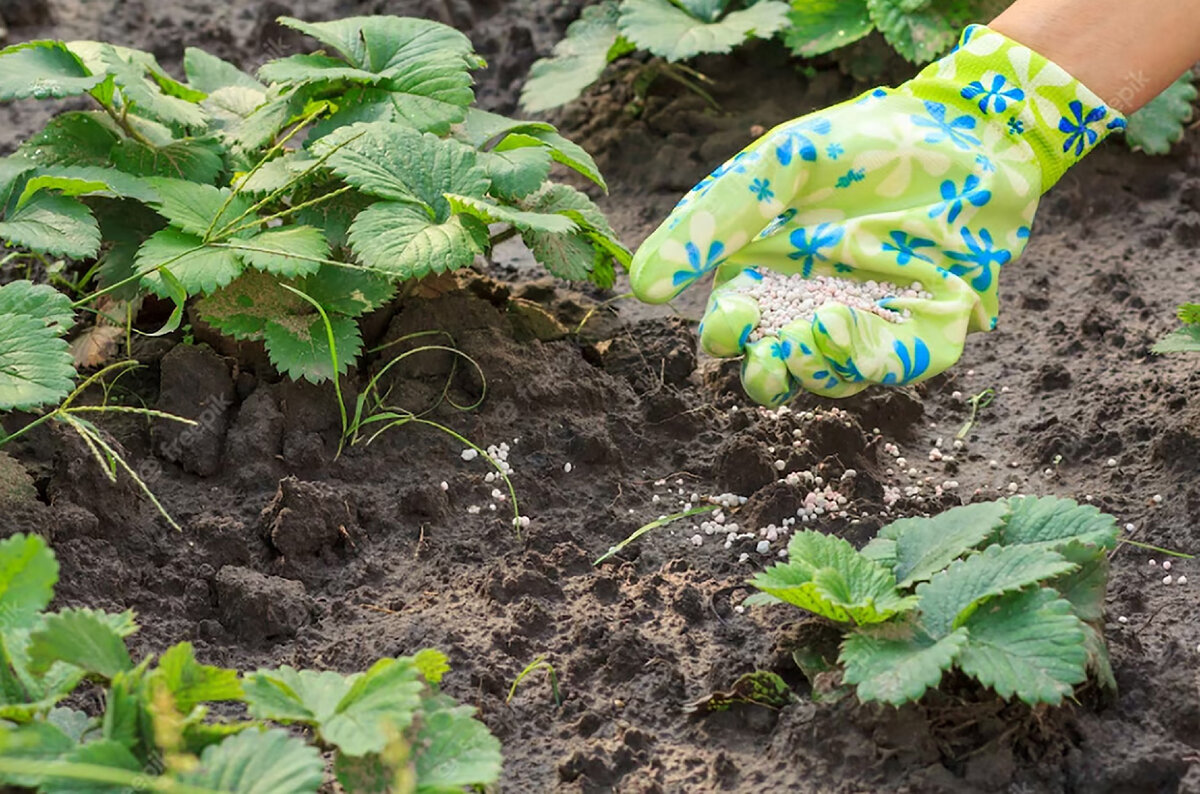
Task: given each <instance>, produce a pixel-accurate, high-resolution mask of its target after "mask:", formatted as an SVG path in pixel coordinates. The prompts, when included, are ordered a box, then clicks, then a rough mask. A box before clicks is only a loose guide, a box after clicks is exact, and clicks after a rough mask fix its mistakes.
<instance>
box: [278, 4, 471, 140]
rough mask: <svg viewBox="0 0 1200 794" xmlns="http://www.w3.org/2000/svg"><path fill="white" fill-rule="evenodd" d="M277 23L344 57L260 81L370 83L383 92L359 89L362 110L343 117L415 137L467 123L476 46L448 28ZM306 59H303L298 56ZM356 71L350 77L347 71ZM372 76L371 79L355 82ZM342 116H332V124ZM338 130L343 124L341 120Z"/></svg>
mask: <svg viewBox="0 0 1200 794" xmlns="http://www.w3.org/2000/svg"><path fill="white" fill-rule="evenodd" d="M279 22H280V24H283V25H286V26H287V27H291V28H294V29H296V30H298V31H300V32H301V33H305V34H307V35H309V36H312V37H313V38H315V39H317V40H318V41H320V42H321V43H322V44H324V45H326V46H327V47H329V48H330V49H332V50H334V51H336V52H337V53H338V54H339V55H341V57H342V59H343V61H344V62H342V61H338V59H334V58H323V59H321V60H313V59H312V57H313V56H308V58H309V59H308V60H301V61H297V60H296V58H295V57H293V58H291V59H284V61H286V62H287V64H286V66H284V65H283V64H281V63H280V62H279V61H272V62H270V63H268V64H266V65H265V66H264V67H263V68H262V70H260V74H262V75H263V76H264V78H265V79H273V78H271V77H270V75H272V74H273V73H275V72H277V78H278V79H280V80H281V81H285V82H287V83H289V84H293V85H303V84H307V83H313V82H327V81H329V80H336V79H345V78H346V77H351V79H372V80H373V81H374V82H376V83H377V84H378V85H379V87H378V88H367V89H359V93H358V102H357V103H356V104H357V105H358V107H356V108H354V109H352V110H350V111H349V112H348V114H347V115H346V116H345V117H344V118H352V119H354V120H356V121H364V120H368V116H365V115H362V114H364V113H367V114H369V119H370V120H373V121H398V122H403V123H405V124H408V125H410V126H412V127H414V128H415V129H417V130H421V131H426V130H428V131H430V132H436V133H438V134H445V133H447V132H449V130H450V125H451V124H454V123H456V122H460V121H462V120H463V117H464V115H465V112H466V111H465V108H466V107H467V106H468V105H470V104H471V103H472V102H473V101H474V99H475V95H474V92H473V91H472V90H471V75H470V69H471V68H472V67H474V66H477V65H480V62H479V61H478V60H476V59H475V57H474V54H473V49H472V47H471V42H470V40H469V39H467V37H466V36H464V35H463V34H462V33H459V32H458V31H456V30H454V29H453V28H450V27H448V26H446V25H442V24H439V23H437V22H433V21H431V20H426V19H414V18H409V17H392V16H378V17H348V18H346V19H339V20H335V21H333V22H316V23H309V22H302V21H300V20H298V19H293V18H291V17H280V18H279ZM299 57H300V58H304V57H305V56H299ZM347 64H348V65H349V66H350V67H351V68H352V69H353V71H352V72H347V71H346V65H347ZM362 74H365V75H367V78H361V77H356V75H362ZM336 116H337V114H335V117H336ZM336 123H344V122H343V121H338V122H336Z"/></svg>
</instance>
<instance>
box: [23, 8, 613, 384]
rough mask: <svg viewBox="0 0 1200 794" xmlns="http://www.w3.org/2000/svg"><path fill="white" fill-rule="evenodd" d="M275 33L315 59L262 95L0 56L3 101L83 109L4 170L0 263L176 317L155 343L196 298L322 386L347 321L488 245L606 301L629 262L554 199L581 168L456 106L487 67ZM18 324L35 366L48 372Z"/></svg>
mask: <svg viewBox="0 0 1200 794" xmlns="http://www.w3.org/2000/svg"><path fill="white" fill-rule="evenodd" d="M280 22H281V23H282V24H284V25H287V26H289V27H292V28H294V29H296V30H298V31H300V32H302V33H304V34H307V35H308V36H311V37H312V38H314V39H316V40H317V41H318V42H319V43H320V45H321V46H322V48H323V49H321V50H320V51H318V52H316V53H312V54H298V55H292V56H289V57H285V58H279V59H276V60H273V61H270V62H269V63H267V64H265V65H264V66H263V67H262V68H261V69H260V70H259V72H258V75H257V76H251V75H249V74H246V73H244V72H242V71H240V70H238V69H237V68H236V67H234V66H233V65H232V64H229V63H226V62H224V61H221V60H220V59H218V58H215V57H213V56H211V55H208V54H206V53H204V52H203V51H201V50H198V49H194V48H189V49H188V50H187V53H186V57H185V59H184V71H185V73H186V78H187V79H186V82H181V81H178V80H176V79H174V78H172V77H171V76H170V75H168V74H167V73H166V72H165V71H164V70H163V69H162V68H161V67H160V66H159V65H158V63H157V62H156V61H155V59H154V58H153V56H151V55H150V54H148V53H144V52H139V51H137V50H131V49H126V48H122V47H116V46H112V45H109V44H103V43H98V42H87V41H73V42H64V41H33V42H27V43H24V44H18V45H14V46H12V47H8V48H6V49H4V50H0V101H6V100H16V99H24V98H35V99H60V98H64V97H76V96H79V97H84V98H87V99H89V100H90V101H91V102H92V103H93V104H94V106H95V107H96V108H97V109H95V110H72V111H68V112H64V113H62V114H60V115H58V116H56V117H55V118H53V119H52V120H51V121H50V122H49V123H48V124H47V125H46V127H45V128H44V129H43V130H42V131H41V132H39V133H37V134H36V135H34V136H33V137H32V138H31V139H29V140H28V141H26V142H24V143H23V144H22V145H21V146H20V147H19V148H18V150H17V152H16V153H15V154H14V155H12V156H10V157H8V158H5V159H3V160H0V218H2V219H0V240H3V241H4V242H5V243H6V244H8V245H9V246H13V247H14V248H16V249H17V250H16V251H15V252H14V254H11V255H10V257H9V259H12V258H13V257H16V258H17V259H25V260H27V261H35V262H41V263H45V264H51V263H52V260H55V259H65V260H68V261H74V262H81V263H84V265H82V266H80V267H81V268H82V269H83V270H84V274H83V276H82V277H81V278H79V279H78V280H76V281H73V282H72V283H73V284H74V285H76V286H77V287H78V288H79V289H81V290H83V289H87V290H91V292H90V294H86V295H83V296H82V297H81V298H80V299H79V300H78V301H77V302H76V307H80V306H85V305H87V304H88V303H90V302H93V301H95V300H96V299H97V298H99V297H100V296H104V295H110V294H112V295H116V296H119V297H121V298H124V299H127V300H132V301H139V300H141V299H142V298H144V297H148V296H151V295H153V296H157V297H158V298H161V299H165V300H168V301H171V302H173V303H174V304H175V306H176V312H175V314H174V315H173V316H172V318H171V321H170V322H169V323H168V324H167V326H166V327H165V328H164V329H163V330H162V331H161V332H166V331H170V330H173V329H174V328H176V327H178V325H179V323H180V321H181V318H182V307H183V306H184V304H185V303H186V302H188V301H189V299H194V303H195V308H196V312H197V314H198V315H199V317H200V318H201V319H203V320H205V321H206V322H208V323H209V324H211V325H212V326H214V327H215V328H217V329H218V330H219V331H221V332H223V333H225V334H228V335H230V336H233V337H235V338H238V339H251V340H259V341H262V342H263V343H264V345H265V346H266V348H267V351H268V353H269V354H270V357H271V360H272V362H273V363H274V364H275V365H276V367H277V368H278V369H279V370H280V371H281V372H284V373H286V374H288V375H290V376H291V377H293V378H307V379H309V380H311V381H314V382H316V381H321V380H325V379H328V378H330V377H332V376H333V375H334V372H333V367H332V363H331V362H332V360H333V357H332V356H331V352H332V348H333V347H334V346H336V348H337V349H338V351H339V352H340V355H338V356H337V359H338V361H339V370H340V371H345V369H346V367H347V366H349V364H350V363H352V362H353V361H354V360H355V359H356V357H357V356H358V354H359V352H360V350H361V338H360V335H359V330H358V324H357V319H358V318H359V317H361V316H363V315H364V314H366V313H367V312H369V311H372V310H373V309H375V308H377V307H379V306H381V305H383V304H384V303H386V302H387V301H388V300H390V299H391V298H392V296H393V294H394V293H395V291H396V288H397V285H398V284H400V283H402V282H405V281H407V280H411V279H417V278H420V277H422V276H425V275H428V274H431V273H442V272H445V271H448V270H453V269H457V268H463V267H467V266H469V265H471V264H472V263H473V262H474V261H475V259H476V257H478V256H481V255H487V254H488V253H489V252H490V251H491V247H492V246H493V245H494V244H495V243H496V242H497V241H499V240H501V239H507V238H508V237H513V236H520V237H521V238H522V240H523V241H524V242H525V244H526V245H527V246H528V247H529V249H530V251H531V252H532V253H533V255H534V257H535V258H536V259H537V260H538V261H539V262H541V263H542V264H544V265H545V266H546V267H547V269H549V270H550V272H551V273H553V274H554V275H557V276H560V277H562V278H566V279H573V280H591V281H593V282H595V283H597V284H600V285H603V286H608V285H611V284H612V282H613V279H614V278H615V266H616V265H623V264H625V263H626V262H627V261H628V258H629V252H628V251H627V250H626V249H625V248H624V247H623V246H622V245H621V244H620V242H619V241H618V240H617V239H616V236H615V234H614V233H613V230H612V228H611V227H610V226H609V224H608V222H607V221H606V219H605V218H604V216H603V214H602V213H601V212H600V211H599V210H598V209H597V207H596V206H595V204H594V203H593V202H592V201H591V199H589V198H588V197H587V195H585V194H584V193H583V192H581V191H579V190H577V189H575V188H573V187H570V186H568V185H565V184H561V183H557V182H553V181H551V180H550V179H549V177H550V172H551V168H552V166H554V165H555V164H561V165H562V166H565V167H566V168H568V169H572V170H574V171H576V172H578V173H579V174H581V175H583V177H585V178H587V179H589V180H591V181H592V182H593V183H595V184H596V185H597V186H599V187H600V188H601V189H603V188H604V187H605V185H604V180H603V178H602V177H601V176H600V174H599V172H598V170H597V168H596V165H595V162H594V161H593V160H592V158H591V157H590V156H588V154H587V153H586V152H585V151H584V150H583V149H581V148H580V147H578V146H576V145H575V144H573V143H571V142H570V141H569V140H567V139H566V138H564V137H563V136H561V135H559V134H558V132H557V131H556V130H555V129H554V127H552V126H551V125H549V124H545V123H541V122H529V121H515V120H512V119H508V118H505V117H503V116H499V115H496V114H492V113H488V112H486V111H483V110H480V109H478V108H475V107H472V103H473V101H474V95H473V92H472V90H471V74H470V73H471V70H472V69H476V68H479V67H481V66H483V61H482V60H481V59H480V58H479V56H477V55H476V54H475V53H474V51H473V49H472V47H471V44H470V42H469V40H468V39H467V38H466V37H465V36H463V35H462V34H461V33H459V32H457V31H455V30H453V29H452V28H449V27H447V26H445V25H441V24H439V23H436V22H432V21H428V20H422V19H410V18H401V17H384V16H380V17H355V18H350V19H342V20H338V21H333V22H322V23H312V24H310V23H306V22H302V21H300V20H297V19H291V18H288V17H283V18H281V19H280ZM325 318H328V325H329V327H331V328H332V330H333V333H332V334H327V333H326V320H325ZM10 322H16V321H12V320H10ZM23 325H24V326H27V328H26V330H25V331H24V333H26V335H28V336H30V338H31V340H32V341H36V342H37V347H36V349H37V350H45V351H47V356H48V355H49V351H51V350H59V351H60V348H61V345H59V344H58V342H56V341H55V339H56V337H53V335H52V334H50V333H49V332H48V331H46V330H42V331H35V330H34V329H33V327H32V325H31V324H30V322H24V323H23ZM34 337H36V338H37V339H36V340H34V339H33V338H34ZM331 340H332V343H331ZM28 349H30V350H32V349H34V348H28ZM60 352H61V351H60ZM0 355H2V354H0ZM59 386H60V388H59V389H58V391H59V392H61V391H62V389H61V381H59Z"/></svg>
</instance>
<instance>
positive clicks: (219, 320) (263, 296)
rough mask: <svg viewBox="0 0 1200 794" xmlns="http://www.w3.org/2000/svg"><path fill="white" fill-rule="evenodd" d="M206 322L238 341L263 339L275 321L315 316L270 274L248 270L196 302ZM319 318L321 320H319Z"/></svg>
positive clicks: (306, 320)
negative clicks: (270, 324)
mask: <svg viewBox="0 0 1200 794" xmlns="http://www.w3.org/2000/svg"><path fill="white" fill-rule="evenodd" d="M196 311H197V312H199V313H200V317H201V318H202V319H203V320H204V322H206V323H209V324H210V325H212V326H213V327H215V328H216V329H217V330H219V331H221V332H222V333H225V334H229V335H230V336H232V337H234V338H236V339H262V338H263V333H264V331H266V328H267V323H268V322H270V321H271V320H273V319H275V318H285V317H287V318H290V317H293V316H302V317H303V318H304V319H303V322H304V323H305V324H308V323H311V322H312V319H313V316H314V315H313V314H312V312H311V310H310V307H309V306H308V304H307V303H305V302H304V299H302V298H300V297H299V296H297V295H296V294H295V293H293V292H289V291H288V290H286V289H284V288H283V287H282V286H280V282H279V280H278V279H277V278H276V277H275V276H273V275H272V274H270V273H264V272H262V271H260V270H247V271H245V272H244V273H242V275H240V276H238V277H237V278H236V279H234V280H233V281H231V282H230V283H229V284H227V285H226V286H224V287H222V288H221V289H219V290H216V291H215V292H213V293H212V294H211V295H208V296H206V297H204V298H201V299H200V300H199V301H197V302H196ZM318 319H319V318H318Z"/></svg>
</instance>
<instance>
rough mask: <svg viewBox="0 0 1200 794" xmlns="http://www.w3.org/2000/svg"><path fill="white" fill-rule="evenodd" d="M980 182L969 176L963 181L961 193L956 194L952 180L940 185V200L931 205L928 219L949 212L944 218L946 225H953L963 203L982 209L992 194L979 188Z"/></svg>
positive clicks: (961, 209) (976, 178)
mask: <svg viewBox="0 0 1200 794" xmlns="http://www.w3.org/2000/svg"><path fill="white" fill-rule="evenodd" d="M981 184H982V181H981V180H980V179H979V177H977V176H975V175H974V174H971V175H970V176H968V177H967V178H966V179H964V180H963V187H962V192H961V193H960V192H958V191H957V189H956V188H955V185H954V180H952V179H947V180H946V181H945V182H943V183H942V187H941V193H942V200H941V201H940V202H938V203H937V204H935V205H933V209H931V210H930V211H929V217H931V218H936V217H937V216H939V215H941V214H942V213H943V212H946V211H947V210H949V214H948V215H947V216H946V223H954V222H955V221H956V220H958V216H959V215H960V214H961V213H962V211H963V203H964V202H966V203H970V204H973V205H974V206H976V207H982V206H983V205H984V204H987V203H988V202H989V201H991V200H992V192H991V191H990V190H985V189H984V188H982V187H980V185H981Z"/></svg>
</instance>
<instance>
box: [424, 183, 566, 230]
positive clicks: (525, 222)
mask: <svg viewBox="0 0 1200 794" xmlns="http://www.w3.org/2000/svg"><path fill="white" fill-rule="evenodd" d="M446 200H447V201H449V202H450V209H451V211H452V212H454V213H456V214H460V215H471V216H474V217H475V218H478V219H479V220H480V221H482V222H483V223H511V224H512V225H513V226H516V227H517V228H518V229H520V230H521V231H536V232H547V233H550V234H568V233H570V232H573V231H575V230H576V229H578V228H579V227H578V226H577V225H576V224H575V221H573V220H571V219H570V218H568V217H567V216H566V215H560V214H558V213H553V212H526V211H524V210H517V209H512V208H510V207H502V206H500V205H499V204H493V203H492V202H490V201H488V200H487V199H479V198H473V197H471V196H456V195H454V194H453V193H447V194H446Z"/></svg>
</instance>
